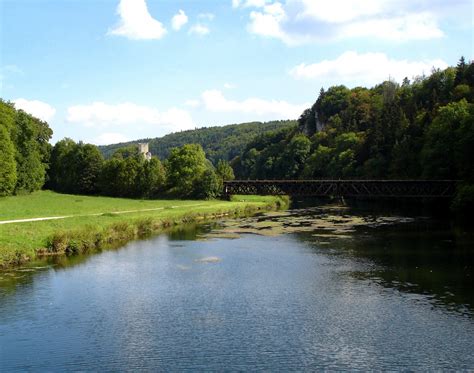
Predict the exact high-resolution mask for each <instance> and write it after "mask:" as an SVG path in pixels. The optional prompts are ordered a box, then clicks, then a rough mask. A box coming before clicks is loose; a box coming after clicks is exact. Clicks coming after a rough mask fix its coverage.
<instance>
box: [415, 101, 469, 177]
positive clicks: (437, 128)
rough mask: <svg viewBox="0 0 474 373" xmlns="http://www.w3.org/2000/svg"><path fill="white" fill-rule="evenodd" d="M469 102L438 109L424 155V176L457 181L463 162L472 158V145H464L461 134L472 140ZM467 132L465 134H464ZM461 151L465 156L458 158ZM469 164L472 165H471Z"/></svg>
mask: <svg viewBox="0 0 474 373" xmlns="http://www.w3.org/2000/svg"><path fill="white" fill-rule="evenodd" d="M469 109H470V108H469V104H468V103H467V101H466V100H464V99H463V100H461V101H459V102H452V103H450V104H448V105H446V106H443V107H441V108H440V109H439V111H438V115H437V116H436V118H435V119H434V120H433V123H432V124H431V126H430V127H429V128H428V131H427V133H426V139H425V145H424V147H423V152H422V165H423V175H424V177H427V178H434V179H456V178H457V177H458V176H459V173H460V169H461V168H462V167H463V166H461V163H462V162H460V161H461V159H466V161H468V160H469V158H471V156H470V155H469V154H470V153H471V154H472V150H469V149H468V147H469V145H472V144H470V142H469V144H466V145H467V146H466V145H464V146H462V145H461V138H460V132H461V133H464V132H465V133H464V136H469V134H471V135H470V138H471V139H472V131H474V128H473V125H472V121H471V119H472V117H471V115H470V113H469ZM463 129H464V130H463ZM460 148H461V149H466V150H465V151H463V152H462V153H463V156H457V154H459V151H460ZM468 162H469V161H468Z"/></svg>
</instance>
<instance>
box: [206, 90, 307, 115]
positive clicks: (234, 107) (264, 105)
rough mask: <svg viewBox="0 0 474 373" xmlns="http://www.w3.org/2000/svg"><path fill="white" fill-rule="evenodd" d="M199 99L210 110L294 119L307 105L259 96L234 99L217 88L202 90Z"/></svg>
mask: <svg viewBox="0 0 474 373" xmlns="http://www.w3.org/2000/svg"><path fill="white" fill-rule="evenodd" d="M201 101H202V103H203V105H204V107H205V108H206V109H207V110H209V111H211V112H216V113H219V112H220V113H241V114H252V115H255V116H258V117H265V118H267V119H275V118H278V119H295V118H298V117H299V116H300V115H301V113H302V112H303V110H304V109H306V108H307V107H308V106H309V104H308V103H304V104H301V105H294V104H290V103H288V102H286V101H278V100H263V99H260V98H248V99H245V100H243V101H234V100H229V99H227V98H226V97H225V96H224V94H223V93H222V92H221V91H219V90H207V91H204V92H203V93H202V95H201Z"/></svg>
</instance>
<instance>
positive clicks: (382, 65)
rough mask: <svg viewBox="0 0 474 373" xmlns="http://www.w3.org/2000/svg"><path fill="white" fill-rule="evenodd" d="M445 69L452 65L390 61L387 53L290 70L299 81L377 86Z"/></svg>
mask: <svg viewBox="0 0 474 373" xmlns="http://www.w3.org/2000/svg"><path fill="white" fill-rule="evenodd" d="M433 67H435V68H440V69H445V68H446V67H448V64H447V63H446V62H445V61H443V60H441V59H436V60H424V61H408V60H396V59H391V58H389V57H388V56H387V55H386V54H384V53H361V54H359V53H357V52H353V51H348V52H345V53H343V54H341V55H340V56H339V57H337V58H336V59H333V60H323V61H320V62H317V63H312V64H305V63H302V64H300V65H298V66H295V67H293V68H292V69H291V70H290V75H292V76H293V77H294V78H297V79H319V80H324V81H326V82H328V81H329V82H333V83H344V84H349V85H351V84H352V85H367V86H371V85H375V84H377V83H380V82H382V81H384V80H387V79H389V78H391V79H394V80H396V81H398V82H401V81H402V80H403V78H405V77H408V78H413V77H414V76H418V75H422V74H426V75H428V74H430V72H431V70H432V68H433Z"/></svg>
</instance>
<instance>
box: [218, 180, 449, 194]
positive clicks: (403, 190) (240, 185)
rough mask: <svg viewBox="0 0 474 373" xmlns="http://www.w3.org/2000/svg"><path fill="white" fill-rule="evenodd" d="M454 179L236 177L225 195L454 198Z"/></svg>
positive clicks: (225, 189) (228, 184)
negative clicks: (242, 178) (244, 178)
mask: <svg viewBox="0 0 474 373" xmlns="http://www.w3.org/2000/svg"><path fill="white" fill-rule="evenodd" d="M456 184H457V181H454V180H233V181H226V182H224V194H225V195H227V196H230V195H233V194H243V195H249V194H254V195H290V196H307V197H348V198H354V197H360V198H451V197H453V196H454V193H455V191H456Z"/></svg>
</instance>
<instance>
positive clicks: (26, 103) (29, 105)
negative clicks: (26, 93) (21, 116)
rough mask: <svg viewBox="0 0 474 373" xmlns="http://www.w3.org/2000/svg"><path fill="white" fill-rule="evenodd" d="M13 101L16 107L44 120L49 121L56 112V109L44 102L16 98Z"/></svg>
mask: <svg viewBox="0 0 474 373" xmlns="http://www.w3.org/2000/svg"><path fill="white" fill-rule="evenodd" d="M13 103H14V104H15V107H16V108H17V109H21V110H23V111H25V112H27V113H28V114H31V115H33V116H34V117H36V118H38V119H41V120H43V121H45V122H49V121H50V120H51V119H52V118H53V117H54V115H55V114H56V109H55V108H54V107H52V106H51V105H49V104H47V103H46V102H42V101H38V100H26V99H24V98H18V99H16V100H13Z"/></svg>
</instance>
